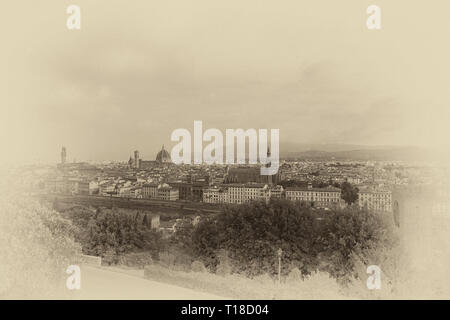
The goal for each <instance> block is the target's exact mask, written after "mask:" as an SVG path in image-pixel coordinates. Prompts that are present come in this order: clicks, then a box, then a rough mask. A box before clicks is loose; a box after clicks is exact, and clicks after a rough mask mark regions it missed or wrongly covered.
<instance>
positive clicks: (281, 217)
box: [192, 199, 390, 280]
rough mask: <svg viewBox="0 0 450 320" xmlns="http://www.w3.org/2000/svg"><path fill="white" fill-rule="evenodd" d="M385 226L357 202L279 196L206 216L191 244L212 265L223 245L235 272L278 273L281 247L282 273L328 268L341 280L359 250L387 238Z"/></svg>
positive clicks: (349, 271) (361, 253)
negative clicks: (325, 205) (315, 203)
mask: <svg viewBox="0 0 450 320" xmlns="http://www.w3.org/2000/svg"><path fill="white" fill-rule="evenodd" d="M387 230H389V228H388V226H387V225H386V222H385V221H384V220H383V218H382V216H380V215H378V214H374V213H371V212H368V211H364V210H363V211H362V210H360V209H358V208H356V207H349V208H346V209H343V210H339V209H336V210H332V211H321V210H317V209H312V208H310V207H309V206H306V205H304V204H302V203H293V202H290V201H286V200H281V199H277V200H272V201H270V202H269V203H265V202H253V203H249V204H244V205H240V206H228V207H226V208H225V209H224V212H223V213H221V214H219V215H218V216H217V217H214V218H209V219H204V220H203V221H202V222H201V223H200V224H199V225H198V227H197V228H196V229H195V231H194V232H193V233H192V246H193V250H194V253H195V254H196V255H197V257H198V258H200V259H201V260H202V261H203V262H204V263H205V265H206V266H207V267H208V268H209V269H211V270H215V269H216V267H217V266H218V265H219V264H220V259H219V255H218V252H219V251H221V252H223V250H225V251H226V252H228V255H229V258H230V261H231V264H232V268H233V271H234V272H239V273H245V274H247V275H249V276H256V275H259V274H263V273H268V274H275V273H276V272H277V266H278V256H277V251H278V249H282V255H281V262H282V274H284V275H287V274H288V273H289V272H290V271H291V270H292V269H293V268H298V269H299V270H300V271H301V273H302V275H303V276H306V275H309V274H311V273H313V272H315V271H326V272H329V273H330V274H331V275H332V276H333V277H335V278H337V279H342V280H343V279H348V278H350V277H352V276H355V272H356V271H355V268H354V267H355V265H354V256H355V255H357V256H358V257H361V259H363V260H364V259H365V256H367V253H368V252H372V251H373V250H376V248H377V246H379V245H380V244H382V243H383V244H385V243H389V241H390V235H389V233H388V232H386V231H387ZM222 255H223V253H222Z"/></svg>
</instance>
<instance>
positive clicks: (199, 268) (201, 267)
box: [191, 260, 207, 272]
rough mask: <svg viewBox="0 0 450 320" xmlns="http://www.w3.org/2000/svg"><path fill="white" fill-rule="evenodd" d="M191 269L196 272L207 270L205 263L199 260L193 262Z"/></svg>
mask: <svg viewBox="0 0 450 320" xmlns="http://www.w3.org/2000/svg"><path fill="white" fill-rule="evenodd" d="M191 270H192V271H194V272H207V270H206V267H205V265H204V264H203V263H202V262H201V261H198V260H196V261H194V262H192V265H191Z"/></svg>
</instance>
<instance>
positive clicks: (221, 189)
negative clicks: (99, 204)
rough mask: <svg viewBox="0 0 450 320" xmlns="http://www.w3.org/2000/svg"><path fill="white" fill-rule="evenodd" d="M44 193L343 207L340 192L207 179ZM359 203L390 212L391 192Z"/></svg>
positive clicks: (50, 188) (74, 182)
mask: <svg viewBox="0 0 450 320" xmlns="http://www.w3.org/2000/svg"><path fill="white" fill-rule="evenodd" d="M45 188H46V190H47V192H50V193H65V194H80V195H93V194H99V195H104V196H110V195H113V196H116V197H125V198H146V199H155V200H165V201H177V200H185V201H203V202H205V203H213V204H225V203H230V204H242V203H246V202H249V201H254V200H265V201H268V200H269V199H271V198H286V199H287V200H291V201H303V202H306V203H310V204H312V205H313V206H315V207H322V208H335V207H339V206H341V207H342V206H345V203H344V202H343V200H342V199H341V189H339V188H336V187H333V186H328V187H325V188H313V187H312V185H311V184H308V186H307V187H287V188H283V187H282V186H280V185H273V184H264V183H246V184H245V183H244V184H241V183H231V184H222V185H220V186H210V185H209V182H208V181H207V180H200V181H192V182H170V183H144V184H142V186H136V185H135V184H133V183H131V182H130V181H126V182H122V183H121V184H120V187H119V188H118V187H117V186H114V185H111V184H108V183H100V184H99V183H98V182H96V181H88V180H82V179H73V178H63V179H51V180H47V181H46V186H45ZM358 204H359V206H360V207H361V208H362V207H367V208H368V209H369V210H374V211H387V212H391V211H392V192H391V191H390V190H385V189H379V188H360V190H359V193H358Z"/></svg>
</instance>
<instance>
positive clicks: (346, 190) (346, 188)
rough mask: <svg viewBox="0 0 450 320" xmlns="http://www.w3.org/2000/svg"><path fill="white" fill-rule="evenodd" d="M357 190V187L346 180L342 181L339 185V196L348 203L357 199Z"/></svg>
mask: <svg viewBox="0 0 450 320" xmlns="http://www.w3.org/2000/svg"><path fill="white" fill-rule="evenodd" d="M358 192H359V189H358V188H357V187H354V186H352V185H351V184H350V183H349V182H347V181H345V182H343V183H342V185H341V198H342V199H344V201H345V203H347V204H349V205H350V204H352V203H354V202H355V201H356V200H358Z"/></svg>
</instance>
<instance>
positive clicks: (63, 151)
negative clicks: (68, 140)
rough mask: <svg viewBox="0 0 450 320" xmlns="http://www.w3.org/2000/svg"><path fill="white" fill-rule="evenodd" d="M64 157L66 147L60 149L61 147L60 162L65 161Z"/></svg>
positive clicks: (65, 155)
mask: <svg viewBox="0 0 450 320" xmlns="http://www.w3.org/2000/svg"><path fill="white" fill-rule="evenodd" d="M66 157H67V153H66V147H62V149H61V164H65V163H66Z"/></svg>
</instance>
